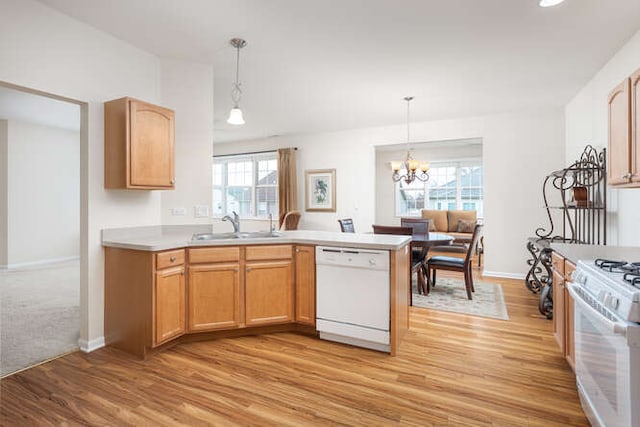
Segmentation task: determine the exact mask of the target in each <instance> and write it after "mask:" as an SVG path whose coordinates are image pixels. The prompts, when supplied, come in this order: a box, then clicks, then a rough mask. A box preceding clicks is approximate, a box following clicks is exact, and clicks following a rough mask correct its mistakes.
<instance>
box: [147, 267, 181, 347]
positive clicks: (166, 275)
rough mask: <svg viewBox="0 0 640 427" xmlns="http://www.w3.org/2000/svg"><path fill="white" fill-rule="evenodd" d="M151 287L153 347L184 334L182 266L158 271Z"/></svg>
mask: <svg viewBox="0 0 640 427" xmlns="http://www.w3.org/2000/svg"><path fill="white" fill-rule="evenodd" d="M155 276H156V277H155V282H154V287H153V322H152V328H153V345H152V346H153V347H156V346H158V345H160V344H163V343H165V342H167V341H169V340H171V339H173V338H175V337H178V336H180V335H182V334H184V333H185V281H184V266H179V267H173V268H166V269H164V270H158V271H157V272H156V274H155Z"/></svg>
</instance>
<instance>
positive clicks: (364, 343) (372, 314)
mask: <svg viewBox="0 0 640 427" xmlns="http://www.w3.org/2000/svg"><path fill="white" fill-rule="evenodd" d="M389 294H390V275H389V251H384V250H369V249H355V248H337V247H328V246H317V247H316V328H317V329H318V331H319V332H320V338H321V339H325V340H330V341H337V342H341V343H345V344H351V345H355V346H359V347H366V348H370V349H373V350H378V351H386V352H389V351H390V346H389V343H390V340H389V336H390V333H389V329H390V320H389V318H390V314H389V313H390V309H391V306H390V295H389Z"/></svg>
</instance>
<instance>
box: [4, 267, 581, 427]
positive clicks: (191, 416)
mask: <svg viewBox="0 0 640 427" xmlns="http://www.w3.org/2000/svg"><path fill="white" fill-rule="evenodd" d="M476 274H477V273H476ZM478 279H479V280H484V281H487V282H489V281H490V282H499V283H502V284H503V289H504V293H505V298H506V302H507V305H508V310H509V317H510V320H509V321H502V320H493V319H486V318H480V317H470V316H464V315H459V314H453V313H446V312H438V311H429V310H426V309H422V308H412V310H411V329H410V331H409V332H408V333H407V336H406V338H405V341H404V343H403V344H402V346H401V347H400V351H399V354H398V356H396V357H393V358H392V357H389V356H388V355H384V354H381V353H377V352H374V351H369V350H364V349H359V348H354V347H349V346H344V345H340V344H334V343H329V342H326V341H321V340H318V339H316V338H313V337H308V336H304V335H297V334H294V333H280V334H273V335H262V336H255V337H242V338H230V339H221V340H218V341H210V342H200V343H190V344H182V345H180V346H177V347H174V348H172V349H169V350H167V351H165V352H164V353H161V354H159V355H155V356H153V357H152V358H150V359H149V360H147V361H140V360H136V359H135V358H133V357H131V356H129V355H127V354H124V353H121V352H119V351H117V350H113V349H108V348H107V349H102V350H98V351H95V352H93V353H90V354H82V353H74V354H71V355H68V356H65V357H62V358H59V359H57V360H54V361H51V362H49V363H46V364H43V365H40V366H37V367H34V368H32V369H29V370H27V371H23V372H20V373H18V374H15V375H12V376H10V377H8V378H5V379H3V380H2V381H1V383H0V386H1V390H0V396H1V397H0V398H1V416H2V417H1V418H0V424H1V425H7V426H10V425H46V424H52V425H59V424H71V425H74V424H90V425H125V424H128V425H190V426H191V425H292V426H304V425H327V424H331V425H350V426H351V425H394V424H406V425H417V426H429V425H449V426H490V425H491V426H496V425H497V426H568V425H575V426H588V423H587V420H586V419H585V417H584V414H583V412H582V410H581V408H580V404H579V401H578V397H577V393H576V387H575V378H574V376H573V373H572V372H571V369H570V368H569V366H568V365H567V363H566V362H565V361H564V359H563V358H562V357H561V355H560V351H559V349H558V347H557V345H556V343H555V341H554V339H553V337H552V335H551V322H550V321H548V320H546V319H544V318H543V317H542V316H540V315H539V314H538V312H537V308H536V297H535V296H533V295H531V294H530V293H529V291H527V290H526V289H525V286H524V284H523V282H522V281H515V280H506V279H496V278H486V279H483V278H478ZM478 279H476V280H478Z"/></svg>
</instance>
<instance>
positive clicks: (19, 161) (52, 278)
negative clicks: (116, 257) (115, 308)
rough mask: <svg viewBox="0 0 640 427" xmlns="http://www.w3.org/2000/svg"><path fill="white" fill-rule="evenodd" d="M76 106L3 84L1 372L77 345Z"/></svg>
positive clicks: (0, 134)
mask: <svg viewBox="0 0 640 427" xmlns="http://www.w3.org/2000/svg"><path fill="white" fill-rule="evenodd" d="M80 125H81V106H80V105H79V104H78V103H75V102H70V101H67V100H63V99H60V98H58V97H55V96H47V95H46V94H40V93H34V92H31V91H29V90H23V89H22V88H16V87H7V86H5V85H2V84H0V376H2V377H4V376H6V375H9V374H12V373H15V372H17V371H20V370H22V369H25V368H28V367H30V366H33V365H36V364H39V363H41V362H44V361H47V360H49V359H52V358H55V357H58V356H61V355H63V354H66V353H68V352H71V351H75V350H77V349H78V339H79V337H80V321H81V320H80V317H81V315H80V149H81V142H80V141H81V132H80Z"/></svg>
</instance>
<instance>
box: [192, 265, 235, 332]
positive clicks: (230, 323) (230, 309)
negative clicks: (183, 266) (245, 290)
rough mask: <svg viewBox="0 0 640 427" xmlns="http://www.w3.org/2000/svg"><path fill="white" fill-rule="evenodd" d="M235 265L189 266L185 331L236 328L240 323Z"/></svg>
mask: <svg viewBox="0 0 640 427" xmlns="http://www.w3.org/2000/svg"><path fill="white" fill-rule="evenodd" d="M241 302H242V301H241V295H240V273H239V265H238V264H205V265H191V266H189V315H188V317H189V331H190V332H194V331H211V330H215V329H230V328H238V327H240V324H241V322H242V319H241V312H240V309H241Z"/></svg>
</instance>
